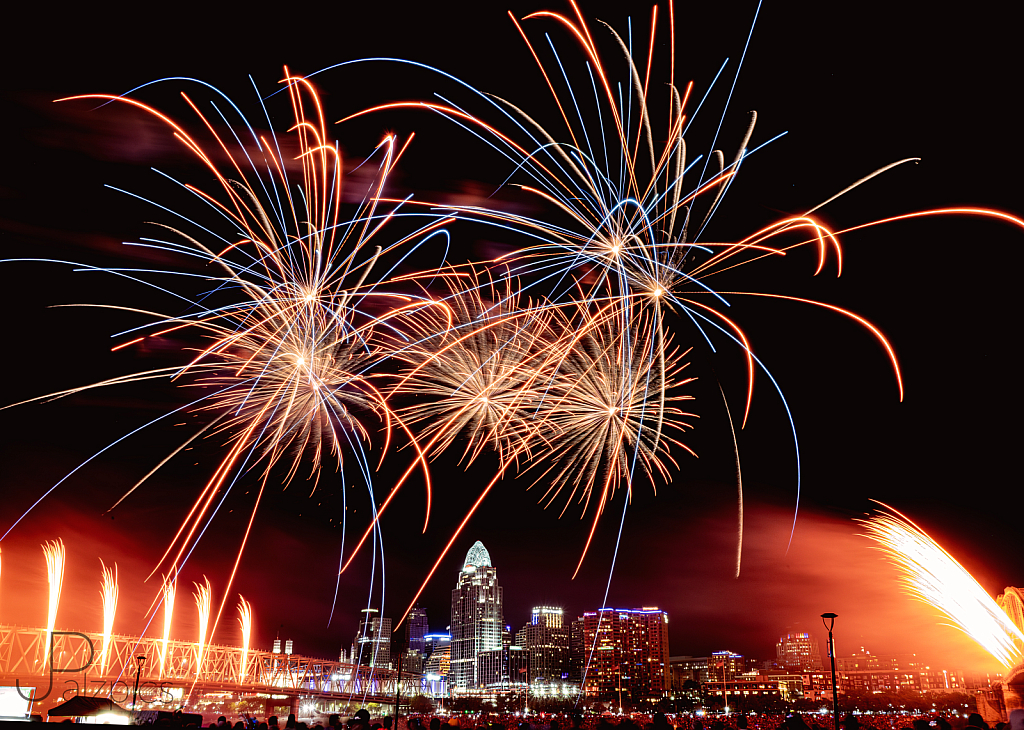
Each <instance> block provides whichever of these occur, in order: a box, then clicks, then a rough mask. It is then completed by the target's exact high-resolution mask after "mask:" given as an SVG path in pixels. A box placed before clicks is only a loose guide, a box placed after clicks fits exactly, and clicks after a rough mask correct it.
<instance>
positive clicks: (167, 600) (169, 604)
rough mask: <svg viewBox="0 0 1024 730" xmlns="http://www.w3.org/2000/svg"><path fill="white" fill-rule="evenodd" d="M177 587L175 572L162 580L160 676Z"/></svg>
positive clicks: (169, 635)
mask: <svg viewBox="0 0 1024 730" xmlns="http://www.w3.org/2000/svg"><path fill="white" fill-rule="evenodd" d="M177 587H178V576H177V574H174V575H171V576H170V577H165V578H164V582H163V594H164V637H163V643H162V648H161V650H160V676H161V677H163V676H164V665H165V663H166V661H167V644H168V642H169V641H170V638H171V621H172V619H173V618H174V594H175V592H176V591H177Z"/></svg>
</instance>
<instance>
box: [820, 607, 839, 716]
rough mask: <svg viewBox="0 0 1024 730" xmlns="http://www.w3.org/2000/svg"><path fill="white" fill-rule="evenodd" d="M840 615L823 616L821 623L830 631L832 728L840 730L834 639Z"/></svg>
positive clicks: (829, 614) (824, 614)
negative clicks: (833, 632)
mask: <svg viewBox="0 0 1024 730" xmlns="http://www.w3.org/2000/svg"><path fill="white" fill-rule="evenodd" d="M837 617H838V614H834V613H823V614H821V623H822V624H824V626H825V628H826V629H827V630H828V658H829V659H831V660H832V727H833V730H839V691H838V689H837V688H836V642H835V639H833V638H832V627H833V626H835V623H836V618H837ZM826 621H827V622H828V623H826Z"/></svg>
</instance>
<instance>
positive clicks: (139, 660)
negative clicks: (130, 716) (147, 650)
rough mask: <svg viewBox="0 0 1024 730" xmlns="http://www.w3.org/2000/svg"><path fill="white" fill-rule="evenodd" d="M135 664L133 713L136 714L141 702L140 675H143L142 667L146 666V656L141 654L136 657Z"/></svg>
mask: <svg viewBox="0 0 1024 730" xmlns="http://www.w3.org/2000/svg"><path fill="white" fill-rule="evenodd" d="M135 663H136V664H137V667H136V669H135V693H134V694H133V695H132V712H135V711H136V709H138V708H137V707H136V705H137V704H138V702H139V675H141V674H142V667H143V666H145V664H146V655H145V654H140V655H139V656H137V657H135Z"/></svg>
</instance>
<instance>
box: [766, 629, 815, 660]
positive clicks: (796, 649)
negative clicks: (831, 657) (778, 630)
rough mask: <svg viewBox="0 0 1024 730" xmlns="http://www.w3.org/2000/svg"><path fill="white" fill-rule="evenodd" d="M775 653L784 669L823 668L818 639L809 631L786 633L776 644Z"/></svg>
mask: <svg viewBox="0 0 1024 730" xmlns="http://www.w3.org/2000/svg"><path fill="white" fill-rule="evenodd" d="M775 655H776V658H777V660H778V663H779V667H780V668H782V669H821V668H822V666H821V651H820V650H819V649H818V640H817V639H815V638H814V637H813V636H811V635H810V634H808V633H806V632H805V633H800V634H786V635H785V636H783V637H780V638H779V643H777V644H776V645H775Z"/></svg>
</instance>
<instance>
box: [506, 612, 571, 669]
mask: <svg viewBox="0 0 1024 730" xmlns="http://www.w3.org/2000/svg"><path fill="white" fill-rule="evenodd" d="M516 645H517V646H521V647H523V649H524V650H526V653H527V655H528V656H529V681H530V682H534V681H536V680H558V681H561V680H562V679H568V677H569V629H568V627H566V626H565V625H564V617H563V611H562V609H560V608H552V607H550V606H537V607H536V608H534V609H533V611H532V612H531V614H530V623H528V624H526V626H524V627H523V628H521V629H519V631H517V632H516Z"/></svg>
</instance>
